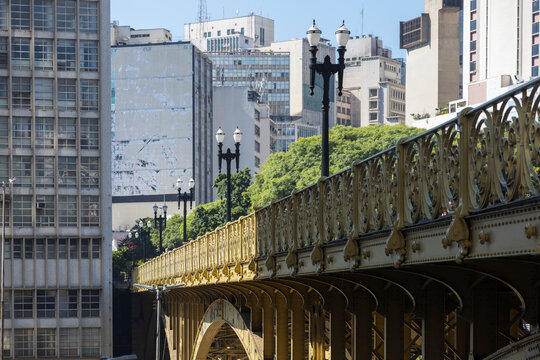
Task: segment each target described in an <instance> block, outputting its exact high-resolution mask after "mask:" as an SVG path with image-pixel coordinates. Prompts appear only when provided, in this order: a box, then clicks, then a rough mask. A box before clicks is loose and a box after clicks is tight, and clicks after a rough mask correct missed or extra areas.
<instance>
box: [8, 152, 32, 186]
mask: <svg viewBox="0 0 540 360" xmlns="http://www.w3.org/2000/svg"><path fill="white" fill-rule="evenodd" d="M12 166H13V176H14V177H15V178H16V179H17V181H15V182H14V183H13V186H14V187H25V188H31V187H32V157H31V156H13V164H12Z"/></svg>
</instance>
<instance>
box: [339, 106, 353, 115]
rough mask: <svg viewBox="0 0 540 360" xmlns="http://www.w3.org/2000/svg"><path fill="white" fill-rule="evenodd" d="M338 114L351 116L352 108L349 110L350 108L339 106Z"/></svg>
mask: <svg viewBox="0 0 540 360" xmlns="http://www.w3.org/2000/svg"><path fill="white" fill-rule="evenodd" d="M336 111H337V112H338V114H347V115H351V108H348V107H341V106H337V110H336Z"/></svg>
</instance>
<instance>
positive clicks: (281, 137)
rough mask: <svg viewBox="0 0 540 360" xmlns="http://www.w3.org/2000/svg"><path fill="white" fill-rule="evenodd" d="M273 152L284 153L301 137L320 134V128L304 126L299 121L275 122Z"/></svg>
mask: <svg viewBox="0 0 540 360" xmlns="http://www.w3.org/2000/svg"><path fill="white" fill-rule="evenodd" d="M275 125H276V145H275V152H286V151H288V150H289V146H290V145H291V144H292V143H293V142H295V141H297V140H298V139H300V138H303V137H311V136H316V135H319V134H320V133H321V127H320V126H314V125H308V124H304V123H303V122H302V121H301V120H292V121H285V122H283V121H282V122H276V124H275Z"/></svg>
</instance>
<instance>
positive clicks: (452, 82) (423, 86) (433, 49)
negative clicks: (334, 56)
mask: <svg viewBox="0 0 540 360" xmlns="http://www.w3.org/2000/svg"><path fill="white" fill-rule="evenodd" d="M465 1H467V0H465ZM503 2H506V1H503ZM461 3H462V0H425V2H424V11H425V12H424V13H423V14H422V15H421V16H419V17H417V18H415V19H412V20H409V21H405V22H401V24H400V47H401V48H402V49H407V61H406V64H407V74H406V81H405V84H406V93H407V98H406V114H407V115H406V120H407V122H408V124H409V125H413V126H414V120H413V119H414V118H415V117H418V116H419V115H424V114H429V115H434V114H435V113H437V112H438V111H439V109H442V108H444V107H446V106H447V104H448V103H449V102H450V101H453V100H457V99H460V98H461V91H460V83H461V72H460V71H461V70H460V69H461V65H460V38H461V29H460V14H461ZM490 3H492V2H491V1H490ZM412 114H415V115H414V116H413V115H412Z"/></svg>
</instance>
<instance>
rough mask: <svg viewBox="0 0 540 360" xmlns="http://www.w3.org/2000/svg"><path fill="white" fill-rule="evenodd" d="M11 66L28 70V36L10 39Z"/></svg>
mask: <svg viewBox="0 0 540 360" xmlns="http://www.w3.org/2000/svg"><path fill="white" fill-rule="evenodd" d="M11 68H12V69H13V70H30V38H16V37H14V38H12V39H11Z"/></svg>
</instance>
